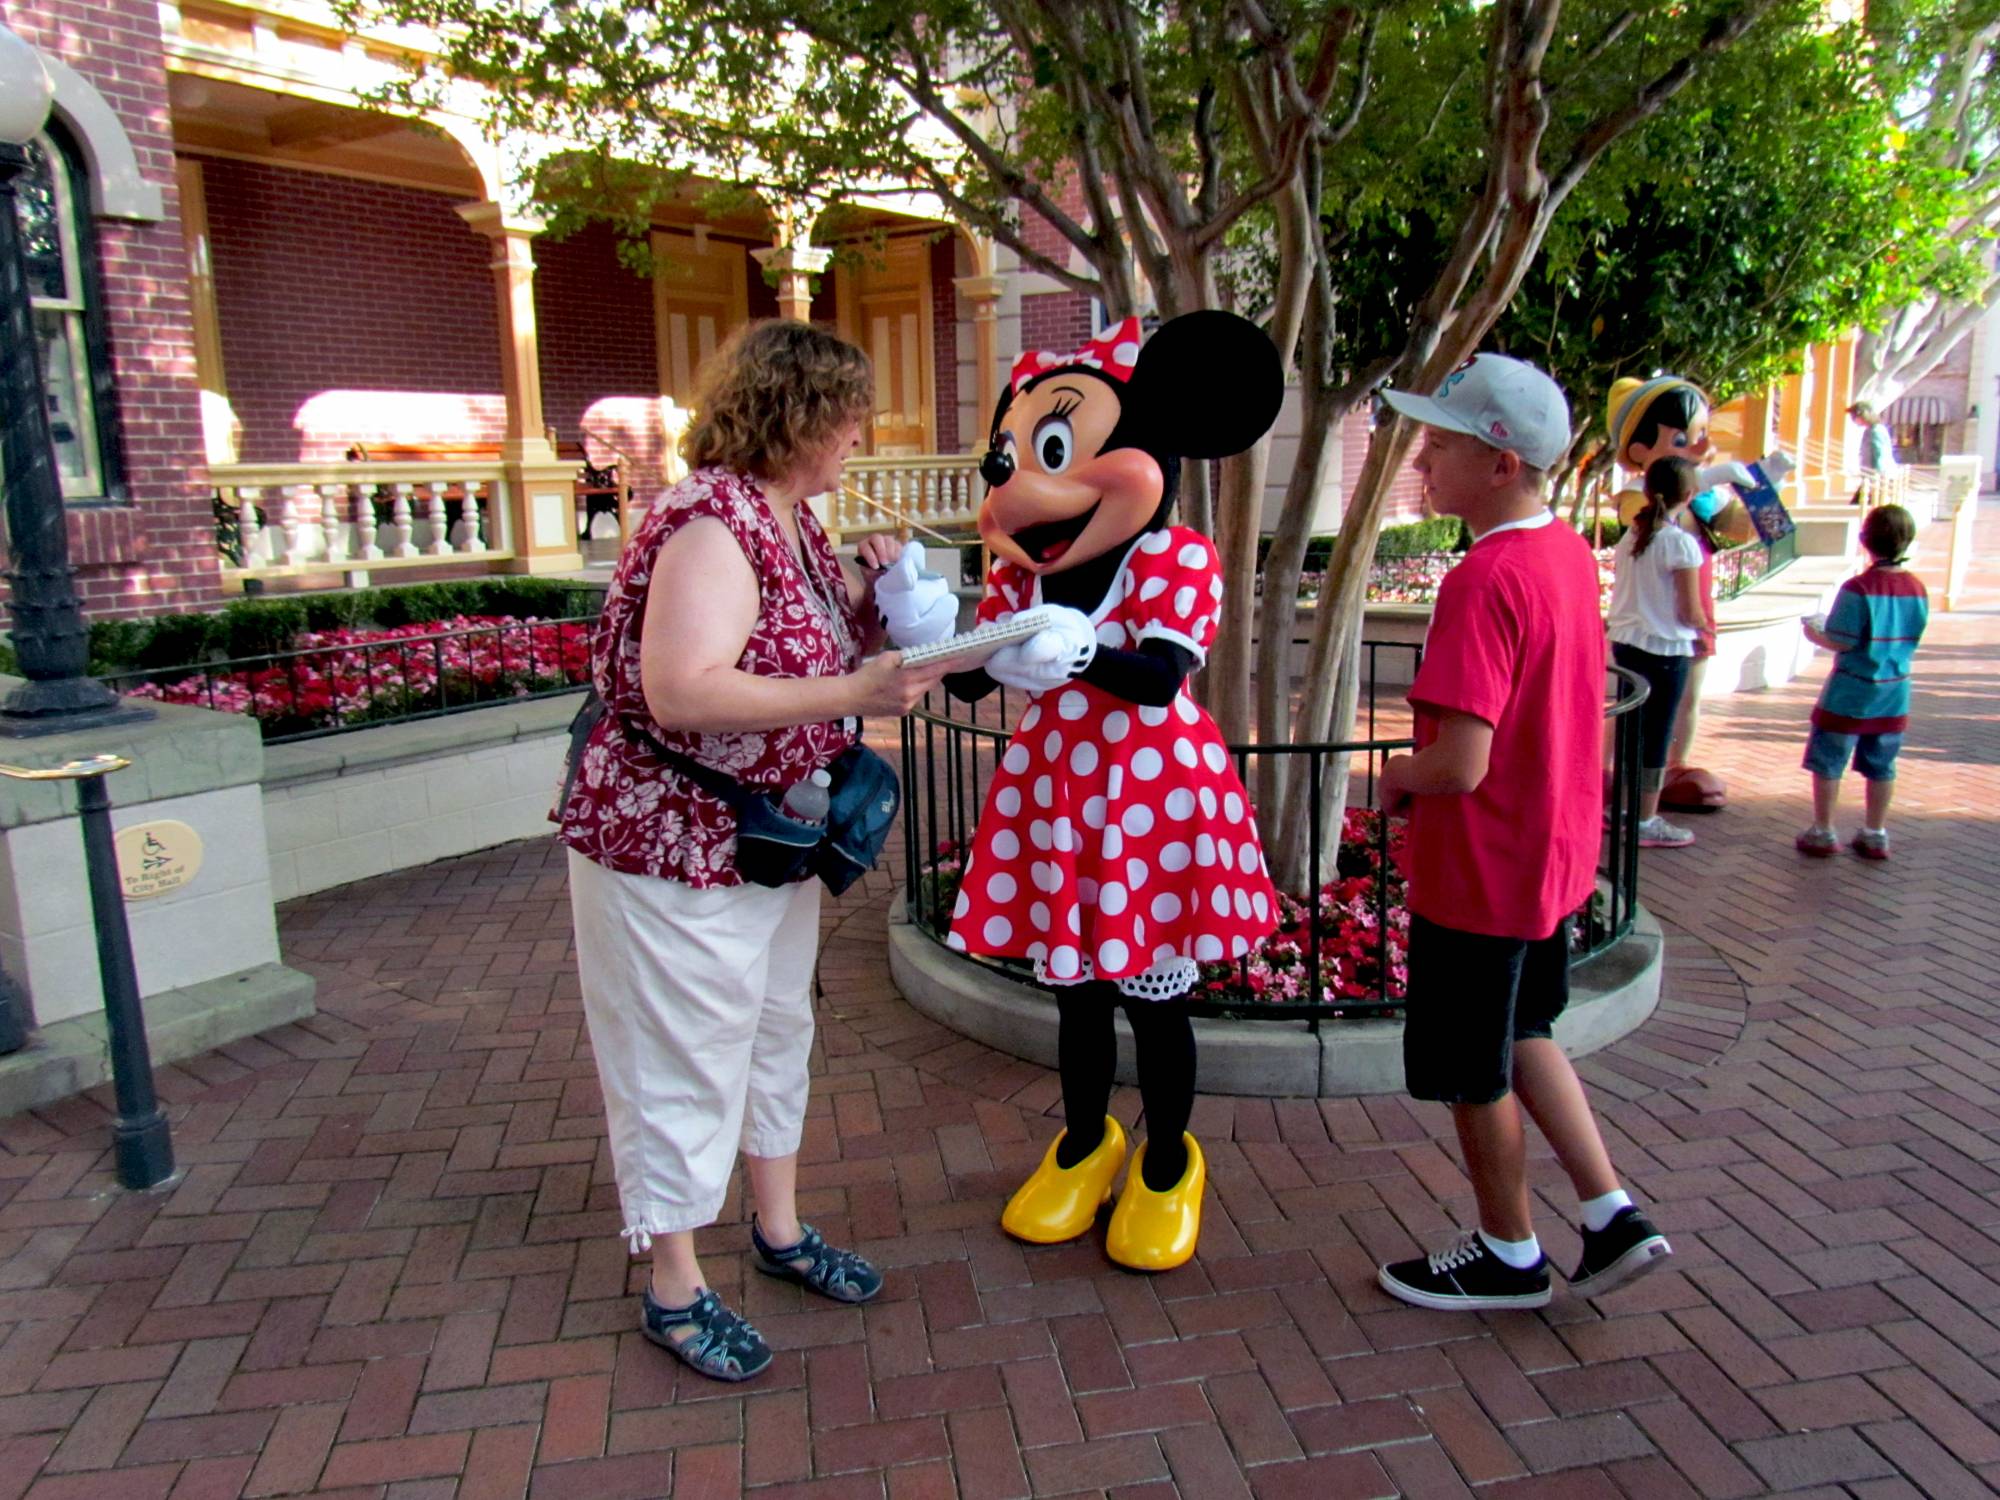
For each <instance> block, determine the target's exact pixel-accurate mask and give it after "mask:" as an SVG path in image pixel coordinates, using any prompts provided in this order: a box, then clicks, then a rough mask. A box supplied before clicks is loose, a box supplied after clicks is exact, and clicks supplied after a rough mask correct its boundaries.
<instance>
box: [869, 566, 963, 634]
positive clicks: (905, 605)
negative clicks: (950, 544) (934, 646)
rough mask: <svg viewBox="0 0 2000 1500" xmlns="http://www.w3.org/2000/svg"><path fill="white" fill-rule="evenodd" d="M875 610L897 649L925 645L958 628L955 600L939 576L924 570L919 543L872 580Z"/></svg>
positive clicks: (948, 586) (946, 582) (954, 596)
mask: <svg viewBox="0 0 2000 1500" xmlns="http://www.w3.org/2000/svg"><path fill="white" fill-rule="evenodd" d="M875 608H876V609H877V610H879V611H880V612H881V615H882V623H883V624H884V625H885V626H887V627H888V630H889V639H890V641H891V642H892V643H894V644H895V645H898V646H928V645H930V643H931V642H932V641H941V640H943V639H944V638H945V637H946V636H948V635H950V634H951V633H952V632H953V631H954V630H956V629H957V628H958V598H957V596H956V595H954V594H953V593H952V591H951V584H950V582H949V581H947V580H946V579H945V578H944V576H943V575H942V574H938V573H926V572H925V571H924V544H923V543H922V542H911V543H910V544H909V546H907V547H905V548H904V549H903V554H902V556H900V557H898V558H897V559H896V560H895V562H893V563H891V564H890V565H889V567H888V569H887V570H886V571H884V572H883V574H882V576H881V577H879V578H877V579H876V580H875Z"/></svg>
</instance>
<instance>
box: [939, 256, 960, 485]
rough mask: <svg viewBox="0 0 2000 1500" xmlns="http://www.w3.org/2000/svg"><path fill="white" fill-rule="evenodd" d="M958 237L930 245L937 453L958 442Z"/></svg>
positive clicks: (951, 450) (956, 447)
mask: <svg viewBox="0 0 2000 1500" xmlns="http://www.w3.org/2000/svg"><path fill="white" fill-rule="evenodd" d="M957 274H958V237H957V235H956V234H955V233H952V234H943V235H940V236H938V238H937V240H936V241H935V242H933V243H932V245H931V366H932V369H933V375H932V378H931V384H932V387H933V389H932V398H933V406H932V410H933V418H932V420H933V421H934V422H935V424H936V427H935V442H936V444H937V451H938V452H940V453H957V452H959V451H960V450H961V449H962V448H963V446H964V445H963V444H962V443H960V442H959V439H958V288H957V287H955V286H953V285H952V278H953V277H955V276H956V275H957Z"/></svg>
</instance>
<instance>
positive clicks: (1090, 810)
mask: <svg viewBox="0 0 2000 1500" xmlns="http://www.w3.org/2000/svg"><path fill="white" fill-rule="evenodd" d="M1110 805H1111V804H1110V803H1108V802H1106V801H1105V800H1104V799H1103V798H1102V797H1086V798H1084V802H1083V821H1084V824H1085V826H1086V827H1090V828H1102V827H1103V826H1104V815H1105V813H1106V812H1107V811H1108V810H1109V808H1110Z"/></svg>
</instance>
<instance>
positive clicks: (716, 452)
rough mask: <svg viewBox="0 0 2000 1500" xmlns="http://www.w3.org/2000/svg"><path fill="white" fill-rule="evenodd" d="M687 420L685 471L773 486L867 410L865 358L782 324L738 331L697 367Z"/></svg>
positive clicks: (808, 329)
mask: <svg viewBox="0 0 2000 1500" xmlns="http://www.w3.org/2000/svg"><path fill="white" fill-rule="evenodd" d="M693 405H694V420H693V422H691V423H690V424H689V426H688V429H687V432H686V433H685V434H684V435H683V436H682V438H681V457H683V458H685V459H686V460H687V462H688V467H689V468H694V469H700V468H707V467H710V466H717V467H721V468H725V469H733V470H735V471H737V472H738V473H743V474H753V475H755V476H756V477H757V478H759V479H778V478H781V477H782V476H783V475H784V474H785V473H786V472H787V471H789V470H790V469H791V468H792V466H793V465H794V464H796V463H797V462H798V461H799V459H800V458H801V456H803V455H804V454H807V453H810V452H811V451H812V450H814V449H815V448H819V447H823V446H824V445H825V444H826V443H827V442H828V441H830V440H831V439H832V438H833V437H834V436H835V435H836V434H837V433H838V432H839V431H840V429H841V427H842V426H844V425H845V424H846V423H848V422H850V421H858V420H860V419H862V418H864V417H866V416H867V415H868V413H869V412H871V411H872V410H874V407H875V375H874V371H873V369H872V368H871V367H870V365H869V363H868V356H867V355H866V354H864V353H862V352H861V351H860V350H859V349H857V348H855V346H854V345H852V344H850V343H848V342H847V340H845V339H842V338H836V337H835V336H834V335H832V334H830V333H826V332H824V331H822V330H821V329H818V328H815V327H813V326H812V325H811V324H810V323H798V322H794V321H792V320H790V319H785V318H772V319H767V320H766V321H764V322H760V323H750V324H746V325H745V326H744V327H741V328H738V329H737V330H735V332H733V333H731V334H730V335H729V336H728V337H727V338H725V339H724V340H723V341H722V342H721V343H720V344H718V345H716V347H715V351H714V352H713V353H712V354H710V355H709V356H708V358H707V359H706V360H704V361H703V362H702V368H701V375H700V376H699V378H698V379H697V380H696V381H695V394H694V402H693Z"/></svg>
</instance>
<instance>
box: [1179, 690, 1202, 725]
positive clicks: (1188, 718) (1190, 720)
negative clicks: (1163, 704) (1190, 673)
mask: <svg viewBox="0 0 2000 1500" xmlns="http://www.w3.org/2000/svg"><path fill="white" fill-rule="evenodd" d="M1174 712H1175V713H1177V714H1179V715H1180V716H1181V722H1182V723H1183V724H1199V723H1200V722H1201V710H1200V709H1198V708H1196V707H1195V706H1194V701H1193V700H1192V699H1191V698H1189V697H1188V695H1187V694H1186V693H1182V694H1180V695H1179V696H1178V697H1176V698H1175V699H1174Z"/></svg>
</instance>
